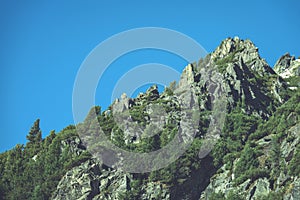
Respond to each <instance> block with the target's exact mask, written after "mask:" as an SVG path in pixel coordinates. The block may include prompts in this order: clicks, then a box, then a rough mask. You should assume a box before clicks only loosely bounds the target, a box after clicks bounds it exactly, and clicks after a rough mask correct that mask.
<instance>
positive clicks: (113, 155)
mask: <svg viewBox="0 0 300 200" xmlns="http://www.w3.org/2000/svg"><path fill="white" fill-rule="evenodd" d="M299 63H300V60H299V59H295V57H293V56H290V55H289V54H285V55H283V56H282V57H281V58H280V59H279V60H278V61H277V62H276V64H275V66H274V68H273V69H274V70H273V69H272V68H271V67H270V66H269V65H268V63H267V62H266V61H265V60H264V59H262V58H261V57H260V55H259V53H258V48H257V47H256V46H255V45H254V44H253V43H252V42H251V41H250V40H242V39H239V38H238V37H235V38H227V39H225V40H224V41H222V42H221V44H220V46H218V47H217V48H216V50H215V51H214V52H212V53H210V54H208V55H207V56H206V57H205V58H202V59H200V60H199V61H198V62H195V63H191V64H189V65H188V66H187V67H186V68H185V69H184V70H183V72H182V75H181V78H180V81H179V82H178V83H175V82H173V83H171V84H170V86H169V87H166V88H165V90H164V92H162V93H159V92H158V89H157V86H155V85H153V86H152V87H150V88H149V89H148V90H147V91H146V92H145V93H141V94H139V95H138V96H137V97H136V98H129V97H127V96H126V94H123V95H122V96H121V98H120V99H116V100H115V102H114V103H113V104H112V105H111V106H110V107H109V108H108V109H107V110H105V111H102V110H101V108H100V107H99V106H95V107H94V108H92V109H91V111H90V113H89V114H88V115H87V117H86V119H85V120H84V122H82V123H80V124H78V125H76V126H74V125H70V126H68V127H66V128H65V129H63V130H62V131H60V132H59V133H55V132H54V131H52V132H51V133H50V134H49V136H48V137H46V138H44V139H42V138H41V130H40V128H39V120H37V121H36V122H35V123H34V124H33V126H32V128H31V130H30V132H29V133H28V135H27V139H28V143H27V144H26V145H19V144H18V145H16V146H15V148H13V149H11V150H9V151H7V152H5V153H2V154H0V174H1V176H0V199H53V200H62V199H64V200H65V199H70V200H74V199H99V200H100V199H180V200H181V199H196V200H202V199H203V200H204V199H213V200H215V199H234V200H236V199H272V200H273V199H300V176H299V175H300V167H299V166H300V145H299V143H300V89H299V86H300V85H299V83H300V76H299V72H300V71H299V70H300V64H299ZM99 127H101V129H100V128H99ZM104 136H105V137H104ZM108 144H110V145H108ZM117 147H120V148H121V149H123V151H121V150H120V149H119V148H117ZM125 150H126V151H125ZM165 150H169V151H165ZM128 152H132V153H128ZM152 152H154V153H152ZM99 158H100V159H99ZM146 158H147V159H146ZM153 169H155V170H153Z"/></svg>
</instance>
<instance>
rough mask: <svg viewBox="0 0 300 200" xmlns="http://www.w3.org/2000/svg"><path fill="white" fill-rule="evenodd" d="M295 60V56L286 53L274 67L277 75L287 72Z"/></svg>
mask: <svg viewBox="0 0 300 200" xmlns="http://www.w3.org/2000/svg"><path fill="white" fill-rule="evenodd" d="M294 60H295V56H291V55H290V54H289V53H285V54H284V55H283V56H281V57H280V58H279V59H278V60H277V62H276V63H275V65H274V70H275V71H276V72H277V73H282V72H283V71H285V70H286V69H287V68H288V67H290V65H291V64H292V62H293V61H294Z"/></svg>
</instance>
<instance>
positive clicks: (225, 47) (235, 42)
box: [212, 37, 259, 58]
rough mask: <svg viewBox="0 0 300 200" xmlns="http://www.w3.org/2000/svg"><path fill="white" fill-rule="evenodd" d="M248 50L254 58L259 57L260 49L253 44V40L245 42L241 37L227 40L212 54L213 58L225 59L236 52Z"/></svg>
mask: <svg viewBox="0 0 300 200" xmlns="http://www.w3.org/2000/svg"><path fill="white" fill-rule="evenodd" d="M243 50H247V51H248V52H251V53H252V57H259V55H258V48H257V47H256V46H255V45H254V44H253V42H252V41H251V40H243V39H240V38H239V37H234V38H230V37H229V38H226V39H225V40H223V41H222V42H221V44H220V45H219V46H218V47H217V48H216V50H215V51H214V52H213V53H212V58H224V57H226V56H228V55H229V54H230V53H233V52H236V51H243Z"/></svg>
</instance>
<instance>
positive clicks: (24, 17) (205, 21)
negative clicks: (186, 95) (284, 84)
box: [0, 0, 300, 152]
mask: <svg viewBox="0 0 300 200" xmlns="http://www.w3.org/2000/svg"><path fill="white" fill-rule="evenodd" d="M299 7H300V3H299V1H297V0H289V1H276V0H272V1H271V0H270V1H267V0H266V1H258V0H253V1H241V0H239V1H238V0H237V1H221V0H220V1H214V0H211V1H177V0H172V1H158V0H152V1H127V2H125V1H121V0H120V1H116V0H112V1H64V3H62V1H56V0H54V1H37V0H36V1H30V0H29V1H15V0H11V1H8V0H7V1H1V3H0V30H1V31H0V44H1V46H0V66H1V67H0V81H1V84H0V95H1V100H0V101H1V102H0V110H1V114H0V127H1V133H0V152H2V151H5V150H8V149H10V148H12V147H13V146H15V145H16V144H17V143H26V135H27V133H28V131H29V129H30V127H31V125H32V124H33V122H34V121H35V119H37V118H40V119H41V128H42V131H43V136H46V135H47V134H48V133H49V132H50V130H53V129H54V130H56V131H57V132H59V131H60V130H61V129H62V128H64V127H65V126H67V125H69V124H73V123H74V122H73V115H72V91H73V84H74V80H75V77H76V74H77V71H78V69H79V67H80V65H81V63H82V62H83V60H84V59H85V57H86V56H87V55H88V54H89V52H91V50H92V49H93V48H95V47H96V46H97V45H98V44H99V43H100V42H102V41H103V40H105V39H107V38H108V37H110V36H112V35H114V34H117V33H119V32H122V31H125V30H128V29H132V28H138V27H147V26H154V27H156V26H157V27H165V28H169V29H174V30H176V31H179V32H182V33H184V34H186V35H188V36H190V37H192V38H193V39H195V40H196V41H197V42H199V43H200V44H201V45H202V46H203V47H204V48H205V49H206V50H207V51H208V52H211V51H213V50H214V49H215V48H216V47H217V46H218V45H219V44H220V42H221V41H222V40H223V39H225V38H226V37H229V36H230V37H233V36H239V37H240V38H242V39H247V38H249V39H251V40H252V41H253V42H254V43H255V44H256V46H258V47H259V51H260V54H261V56H262V57H263V58H265V59H266V60H267V62H268V63H270V64H271V65H273V64H274V63H275V61H276V60H277V59H278V58H279V57H280V56H281V55H282V54H284V53H286V52H290V53H291V54H294V55H295V56H296V57H298V56H300V45H299V35H300V20H299V19H300V12H299ZM148 62H158V63H164V64H169V65H172V66H173V67H175V68H176V69H178V70H180V71H181V70H182V69H183V67H184V65H185V62H184V61H183V60H181V59H179V58H178V57H176V56H174V55H171V54H168V53H164V52H158V51H153V52H151V51H149V52H137V53H136V54H134V55H129V56H128V58H124V59H123V60H122V59H120V61H117V62H115V64H114V65H115V66H114V67H112V69H111V72H109V71H108V72H107V79H106V82H105V84H106V85H111V86H112V85H113V84H114V81H115V80H114V79H117V78H116V77H118V76H121V73H123V72H124V70H125V71H126V70H129V69H130V68H131V67H134V66H136V65H139V64H143V63H148ZM121 66H123V67H125V68H122V69H123V71H122V70H119V69H118V67H121ZM111 89H112V87H102V88H101V87H98V89H97V94H96V103H97V104H99V105H101V106H103V107H106V106H107V105H109V103H110V98H108V96H109V95H110V92H111ZM109 97H110V96H109Z"/></svg>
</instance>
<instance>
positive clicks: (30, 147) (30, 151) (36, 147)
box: [25, 119, 42, 157]
mask: <svg viewBox="0 0 300 200" xmlns="http://www.w3.org/2000/svg"><path fill="white" fill-rule="evenodd" d="M26 138H27V140H28V143H27V144H26V149H25V150H26V154H27V156H28V157H32V156H34V155H36V154H37V153H38V152H39V151H40V149H41V142H42V131H41V130H40V119H37V120H36V121H35V122H34V124H33V126H32V127H31V129H30V131H29V133H28V135H27V136H26Z"/></svg>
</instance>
